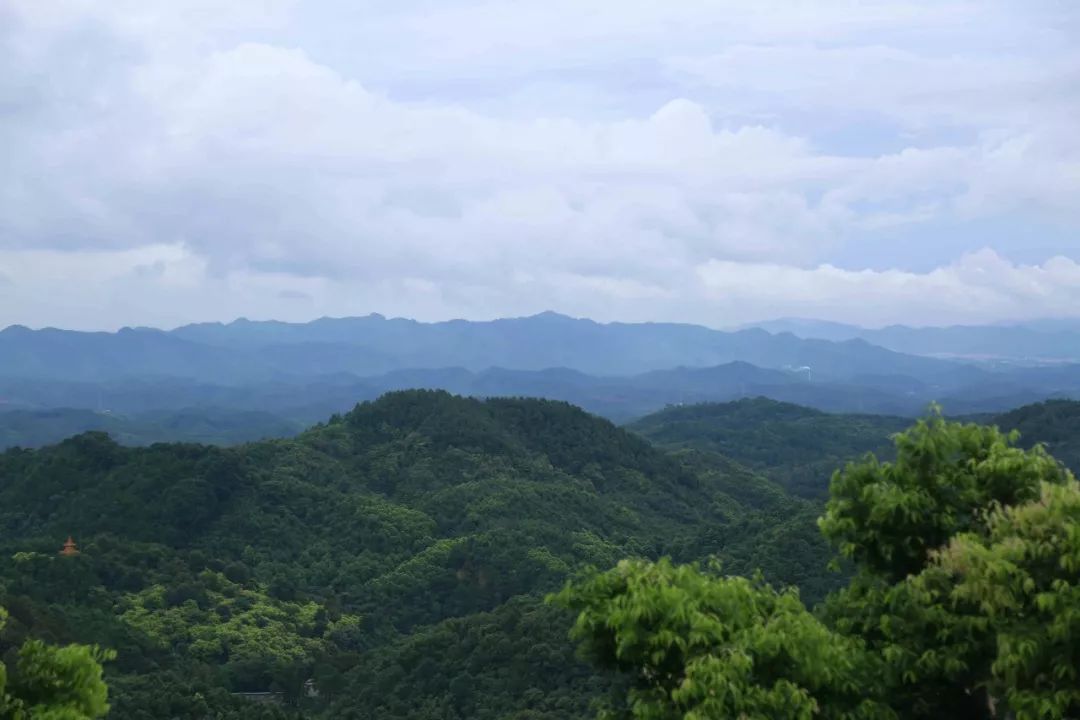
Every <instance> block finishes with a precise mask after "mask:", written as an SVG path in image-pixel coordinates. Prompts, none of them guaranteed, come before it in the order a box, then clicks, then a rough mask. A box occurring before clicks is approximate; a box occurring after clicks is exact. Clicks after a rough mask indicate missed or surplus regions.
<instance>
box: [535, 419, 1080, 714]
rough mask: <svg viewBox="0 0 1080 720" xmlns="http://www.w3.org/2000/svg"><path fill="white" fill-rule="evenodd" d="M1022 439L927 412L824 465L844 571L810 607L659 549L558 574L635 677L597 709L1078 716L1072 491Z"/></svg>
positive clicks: (831, 534)
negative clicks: (832, 470)
mask: <svg viewBox="0 0 1080 720" xmlns="http://www.w3.org/2000/svg"><path fill="white" fill-rule="evenodd" d="M1016 440H1017V437H1016V435H1015V434H1013V435H1006V434H1003V433H1001V432H999V431H998V430H997V429H996V428H989V427H982V426H978V425H970V424H969V425H962V424H958V423H949V422H946V421H945V420H944V419H943V418H942V417H941V416H940V414H939V413H938V412H937V411H936V410H935V411H934V412H932V413H931V415H930V416H929V417H927V418H926V419H924V420H921V421H919V422H918V423H917V424H916V425H915V426H914V427H912V428H911V429H909V430H908V431H906V432H904V433H901V434H900V435H898V436H897V437H896V438H895V445H896V460H895V462H892V463H880V462H878V461H877V459H876V458H874V457H873V456H868V457H867V458H866V459H865V460H863V461H861V462H858V463H853V464H851V465H849V466H848V467H847V468H845V469H844V470H842V471H839V472H837V473H836V474H835V475H834V477H833V480H832V483H831V487H830V493H831V499H830V500H829V502H828V505H827V506H826V511H825V514H824V516H823V517H822V518H821V520H820V521H819V526H820V528H821V530H822V532H823V534H824V535H825V537H826V538H827V539H829V540H830V541H831V542H832V543H833V544H834V545H835V546H836V547H837V549H838V550H839V552H840V555H841V557H842V558H845V559H847V560H848V561H851V562H852V563H854V566H855V570H854V573H853V578H852V580H851V582H850V584H849V586H848V587H846V588H845V589H843V590H841V591H839V592H836V593H834V594H833V595H831V596H830V597H829V598H828V599H827V600H826V602H825V603H824V604H823V606H822V608H821V609H820V612H819V613H818V614H817V615H812V614H810V613H809V612H807V610H806V609H805V608H804V607H803V605H802V604H801V603H800V602H799V600H798V597H797V595H796V594H795V593H794V592H793V591H785V592H781V593H777V592H774V591H773V590H772V589H771V588H769V587H768V586H766V585H764V584H763V583H761V582H760V581H756V582H755V581H749V580H746V579H744V578H723V577H720V576H718V575H717V574H715V573H713V574H705V573H702V572H701V571H700V570H698V569H697V568H696V567H673V566H671V565H670V564H668V563H667V562H666V561H662V562H660V563H656V564H649V563H643V562H639V561H625V562H624V563H622V564H620V565H619V566H618V567H617V568H615V569H614V570H611V571H609V572H607V573H602V574H594V575H592V576H591V577H587V578H585V579H583V580H580V581H578V582H574V583H571V584H570V585H568V586H567V588H566V589H565V590H563V592H562V593H560V594H559V595H558V596H556V597H555V600H556V601H557V602H559V603H560V604H562V605H563V606H565V607H568V608H570V609H572V610H575V611H577V612H578V621H577V624H576V625H575V628H574V636H575V637H576V638H577V639H578V640H579V641H580V642H581V643H582V647H583V649H584V650H585V651H586V653H587V654H588V655H590V656H591V657H592V658H593V659H594V660H595V661H596V662H597V663H598V664H600V665H601V666H602V667H605V668H609V669H614V670H617V671H620V672H621V673H623V674H624V675H626V676H628V677H629V679H630V681H631V683H632V686H631V690H630V691H629V694H628V696H627V698H626V701H625V704H624V705H622V706H621V707H619V708H617V709H616V710H615V711H614V713H613V714H612V715H610V716H611V717H624V718H634V719H635V720H667V719H668V718H671V719H672V720H674V718H680V719H684V720H704V719H705V718H726V717H747V718H749V717H778V718H789V717H790V718H812V717H821V718H869V717H899V718H942V717H949V718H967V719H970V720H983V719H986V718H995V717H1006V716H1007V715H1008V714H1010V713H1011V714H1012V715H1013V716H1015V717H1016V718H1018V720H1035V719H1036V718H1046V719H1056V718H1068V717H1077V716H1078V710H1080V685H1078V683H1077V670H1076V668H1077V667H1080V585H1078V580H1077V573H1078V570H1080V496H1078V492H1080V491H1078V490H1077V485H1076V481H1075V480H1074V479H1073V478H1072V477H1071V476H1070V475H1069V473H1068V472H1067V471H1066V470H1064V468H1063V467H1062V466H1061V465H1060V464H1059V463H1057V462H1056V461H1055V460H1054V459H1053V458H1051V457H1050V456H1049V455H1047V454H1046V453H1045V452H1044V451H1043V450H1042V448H1039V447H1036V448H1035V449H1033V450H1029V451H1025V450H1022V449H1020V448H1018V447H1016V445H1015V443H1016Z"/></svg>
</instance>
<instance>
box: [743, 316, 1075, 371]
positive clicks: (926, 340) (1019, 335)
mask: <svg viewBox="0 0 1080 720" xmlns="http://www.w3.org/2000/svg"><path fill="white" fill-rule="evenodd" d="M748 329H759V330H765V331H767V332H770V333H790V334H792V335H795V336H796V337H800V338H804V339H817V340H830V341H833V342H850V341H852V340H865V341H866V342H869V343H872V344H874V345H877V346H879V347H883V348H887V349H890V350H895V351H898V352H904V353H912V354H915V355H927V356H937V357H951V358H958V359H965V360H969V361H981V362H993V361H999V362H1010V363H1025V364H1042V363H1052V362H1078V361H1080V319H1074V320H1070V319H1063V320H1040V321H1034V322H1030V323H1023V324H1017V325H954V326H950V327H921V328H915V327H907V326H905V325H891V326H889V327H885V328H880V329H867V328H861V327H857V326H855V325H844V324H841V323H832V322H824V321H821V320H802V319H797V318H785V319H782V320H774V321H770V322H764V323H756V324H754V325H752V326H748V327H747V328H744V331H745V330H748Z"/></svg>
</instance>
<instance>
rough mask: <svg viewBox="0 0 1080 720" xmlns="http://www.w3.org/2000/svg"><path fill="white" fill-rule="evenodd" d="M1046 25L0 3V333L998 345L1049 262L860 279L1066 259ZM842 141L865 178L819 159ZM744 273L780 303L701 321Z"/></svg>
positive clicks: (1013, 10)
mask: <svg viewBox="0 0 1080 720" xmlns="http://www.w3.org/2000/svg"><path fill="white" fill-rule="evenodd" d="M1053 7H1054V6H1052V5H1049V4H1047V5H1046V6H1045V7H1044V6H1043V5H1040V4H1038V3H1034V4H1032V3H1025V4H1024V5H1021V4H1020V3H1019V2H1016V3H1010V2H992V3H969V2H944V3H942V2H884V1H882V2H859V3H852V2H840V1H839V0H838V1H837V2H826V3H806V2H798V1H797V0H788V1H787V2H762V3H744V2H704V3H703V2H689V0H687V1H686V2H683V1H682V0H677V1H676V2H671V3H630V4H626V3H607V2H602V3H595V4H590V5H588V6H587V7H586V6H582V5H581V4H580V3H571V2H569V0H557V1H556V2H551V3H532V2H525V3H521V2H514V3H509V2H482V3H481V2H472V1H471V0H460V1H458V2H452V3H430V2H426V1H420V0H417V1H415V2H405V3H399V4H395V5H393V6H390V5H388V4H382V3H359V4H357V3H324V4H320V5H316V6H313V5H310V4H306V3H291V2H284V1H280V2H279V1H277V0H244V1H243V2H237V3H231V4H230V6H229V8H228V9H227V11H225V12H217V11H216V9H218V7H217V5H215V4H213V3H209V2H206V0H197V1H194V0H184V1H183V2H179V1H178V2H173V3H142V2H134V1H132V2H120V3H115V4H113V3H106V4H104V5H103V4H100V3H90V2H83V1H81V0H62V1H58V2H56V3H48V4H45V5H42V4H41V3H31V2H26V1H25V0H18V1H17V2H13V3H11V4H10V5H9V6H8V7H7V8H6V10H4V11H0V12H2V13H4V15H3V16H0V21H7V22H3V23H2V25H3V27H4V28H5V29H2V30H0V67H3V68H4V69H3V70H0V104H2V105H3V106H4V107H6V108H9V109H10V112H8V113H7V116H8V117H7V119H6V120H5V121H4V122H3V123H2V124H0V143H2V144H3V146H4V147H5V148H10V149H11V152H10V157H9V158H8V160H7V162H6V164H5V166H4V168H3V169H0V251H2V254H0V272H3V273H5V274H6V275H8V276H9V277H11V278H15V282H14V284H12V283H9V284H8V287H7V288H6V289H4V290H3V292H4V293H5V294H4V295H3V297H5V298H7V300H5V304H6V307H4V308H0V322H4V321H5V320H7V321H12V322H15V321H19V320H20V318H23V317H35V318H39V320H37V322H39V323H43V322H57V323H61V320H62V319H64V318H70V322H72V323H76V322H77V323H78V324H80V325H83V326H85V325H87V324H93V323H92V322H91V318H92V317H95V316H94V315H87V312H90V311H93V312H96V313H97V315H96V317H98V318H99V321H98V323H99V324H100V325H103V326H108V325H116V324H124V323H133V322H135V321H136V320H134V319H133V317H134V315H135V314H138V313H140V312H141V313H142V314H143V315H145V316H146V317H147V318H150V317H157V318H160V319H159V320H157V321H155V322H162V323H167V322H172V320H169V318H173V317H175V318H176V320H177V321H180V320H182V319H183V318H182V317H181V316H183V315H184V314H185V313H187V314H189V315H191V317H196V316H197V317H206V316H207V313H210V314H211V315H215V316H216V317H221V318H228V317H229V316H230V315H231V314H245V315H251V316H267V315H273V314H279V315H280V316H282V317H292V318H294V319H298V318H297V314H298V313H299V314H303V315H304V316H305V317H306V316H308V315H311V314H313V313H316V314H317V312H326V313H330V314H345V313H348V312H367V311H371V310H378V311H384V312H397V313H401V314H415V315H419V316H422V317H444V316H447V315H453V314H470V313H471V314H478V315H490V314H496V315H497V314H505V313H514V312H528V311H533V310H539V309H544V308H547V307H554V308H556V309H560V310H566V311H571V312H576V313H578V314H595V315H602V314H612V315H613V316H618V315H619V313H625V315H626V316H627V317H629V316H630V315H634V316H635V317H638V318H639V319H646V318H650V317H651V318H658V319H659V318H664V319H698V320H704V321H709V322H714V324H715V321H714V320H713V318H715V317H721V316H725V317H724V319H725V322H726V319H727V318H726V316H727V315H731V314H733V313H735V314H740V315H741V316H745V315H746V314H747V313H748V312H749V310H750V309H752V308H758V309H760V310H762V311H764V310H767V309H768V308H769V307H770V305H769V303H774V304H776V305H777V310H778V313H779V308H780V306H784V305H785V303H788V304H790V302H795V301H797V302H801V303H806V302H810V301H811V299H808V298H809V297H810V296H809V294H810V293H814V292H819V293H821V295H820V300H819V301H815V302H817V306H818V307H819V312H820V313H821V314H823V315H828V316H829V317H840V316H841V315H844V314H845V313H850V311H851V308H850V307H849V306H848V304H850V302H851V298H852V297H853V296H852V295H851V294H850V293H849V292H848V291H847V290H845V288H853V289H852V290H851V292H855V289H858V290H860V291H862V292H866V293H869V296H868V297H873V298H877V300H872V301H869V302H863V303H861V304H860V307H859V311H860V312H862V313H863V314H865V315H866V318H865V320H866V321H867V322H873V321H876V320H877V319H880V318H884V317H886V316H888V317H893V316H894V315H904V314H905V313H906V312H908V310H910V309H911V308H915V309H917V312H916V314H915V315H914V316H913V317H915V318H916V319H918V320H929V319H933V318H934V317H936V316H935V315H934V313H935V310H934V308H933V306H932V305H931V304H927V303H923V302H922V301H921V300H920V301H917V302H914V303H907V304H905V302H904V297H903V296H902V294H899V291H896V292H893V290H891V289H892V288H906V287H911V286H913V284H914V285H919V286H920V287H936V286H934V285H933V283H943V285H942V286H941V292H945V293H948V292H956V293H959V294H960V295H958V296H957V297H958V298H960V299H962V298H963V297H967V296H966V295H965V293H968V292H971V293H975V294H976V295H978V296H979V297H984V298H985V299H986V304H985V306H982V307H978V306H976V305H972V306H970V307H969V306H966V305H963V303H961V302H960V299H957V301H956V302H954V303H952V304H951V305H949V306H948V308H949V309H948V310H947V311H946V310H942V313H946V312H948V313H953V314H954V315H955V316H956V317H961V316H965V313H967V315H966V316H970V317H971V318H973V319H974V318H992V317H996V315H995V313H996V314H998V315H1001V316H1006V315H1010V314H1016V313H1019V312H1025V313H1026V310H1022V309H1021V304H1022V303H1025V302H1034V301H1033V300H1032V299H1031V298H1032V297H1036V296H1037V295H1038V293H1035V292H1034V291H1033V290H1032V291H1029V292H1028V293H1027V294H1024V293H1021V292H1019V291H1018V290H1016V288H1018V287H1028V286H1029V285H1030V284H1031V283H1035V284H1036V286H1039V285H1038V284H1039V283H1041V284H1043V285H1045V286H1046V287H1047V288H1049V289H1047V291H1046V296H1045V297H1044V298H1043V299H1042V300H1038V302H1041V303H1042V304H1041V305H1038V303H1036V304H1037V305H1038V306H1039V307H1042V308H1043V309H1044V310H1045V311H1046V312H1050V311H1051V310H1054V309H1055V308H1058V309H1059V310H1060V308H1059V307H1058V306H1059V299H1060V298H1061V297H1062V291H1060V290H1055V289H1053V288H1056V287H1057V286H1056V285H1055V284H1054V283H1057V282H1059V280H1058V278H1059V275H1060V273H1061V272H1063V271H1061V270H1060V267H1059V265H1060V264H1061V263H1069V262H1071V261H1070V260H1067V259H1064V258H1062V259H1059V260H1058V259H1056V260H1050V261H1046V262H1043V263H1041V264H1038V265H1029V266H1020V265H1011V264H1009V263H1008V261H1007V260H1004V259H1000V258H999V260H1000V262H1001V263H1004V264H1005V265H1006V266H1007V267H1010V268H1014V270H1013V271H1010V272H1001V273H998V274H997V275H995V276H994V277H996V278H997V280H998V281H1000V282H1001V283H1003V287H1002V288H999V289H997V290H995V289H994V288H991V287H984V285H980V284H979V283H972V282H971V281H970V279H969V278H967V277H966V276H965V277H961V275H962V274H963V272H964V270H963V268H965V267H969V266H970V263H972V262H973V261H972V260H971V258H982V260H980V261H979V262H982V263H984V264H987V265H988V266H989V265H992V264H993V263H991V262H990V261H989V260H988V259H987V258H988V257H989V256H987V255H980V254H969V255H967V256H965V258H964V259H963V260H960V261H956V262H949V260H950V258H945V257H937V256H935V258H936V260H935V263H934V264H938V265H942V268H941V269H940V270H939V271H935V272H933V273H924V274H913V273H912V272H910V271H905V270H902V269H901V270H896V271H892V272H886V271H882V270H881V269H880V268H879V263H878V262H877V261H876V259H875V258H876V251H875V244H876V243H878V242H880V241H881V240H880V238H881V235H880V233H881V232H883V231H884V230H886V229H887V230H889V231H890V232H897V231H898V230H897V229H899V232H907V233H908V235H906V236H905V237H907V238H908V239H909V240H908V241H909V242H910V245H911V247H910V251H909V253H910V257H911V258H913V259H915V258H921V257H922V256H923V255H926V254H932V253H934V252H936V249H935V247H934V245H933V243H932V242H923V241H920V240H919V230H920V228H924V227H933V226H934V224H935V223H945V222H948V223H954V224H955V223H964V222H976V221H984V220H993V219H994V218H996V217H998V216H1001V215H1002V214H1012V215H1013V216H1014V217H1021V216H1025V214H1027V215H1030V216H1032V217H1035V218H1038V219H1040V220H1047V221H1052V222H1056V223H1060V224H1063V225H1064V226H1065V227H1069V228H1074V229H1075V228H1078V227H1080V214H1078V213H1080V210H1078V206H1077V205H1076V203H1075V198H1076V197H1078V196H1080V145H1078V143H1077V140H1076V136H1075V133H1074V130H1073V129H1072V125H1073V123H1072V121H1071V118H1074V117H1075V111H1076V110H1077V109H1078V108H1080V90H1077V87H1080V86H1077V85H1076V83H1075V82H1072V81H1074V80H1075V77H1076V73H1077V72H1078V70H1080V52H1078V51H1077V49H1076V47H1073V46H1070V45H1069V44H1068V43H1067V42H1065V41H1066V40H1068V39H1069V38H1070V37H1072V35H1071V33H1073V32H1074V28H1075V25H1074V22H1075V17H1076V14H1075V13H1073V12H1071V11H1069V10H1068V9H1067V8H1065V9H1062V10H1059V11H1055V12H1059V13H1061V14H1058V15H1055V14H1053V13H1052V12H1051V10H1052V9H1053ZM1036 41H1037V42H1036ZM1077 47H1080V45H1078V46H1077ZM628 68H631V69H633V68H637V69H638V70H640V71H641V73H642V74H641V75H640V77H641V78H649V81H650V83H651V84H649V85H642V86H639V85H638V84H635V78H636V77H638V76H636V75H635V74H634V73H633V72H629V73H628V70H627V69H628ZM45 79H47V81H46V80H45ZM590 93H593V94H596V95H597V96H600V97H603V98H604V99H603V101H602V102H598V103H597V104H592V103H584V104H583V105H582V106H578V105H576V104H569V103H567V102H566V99H567V98H581V97H586V96H587V95H589V94H590ZM523 98H524V99H523ZM545 98H548V99H549V102H548V103H547V104H545V103H544V99H545ZM552 99H554V100H559V99H561V100H562V104H558V103H557V102H554V101H552ZM519 100H520V102H521V103H522V104H521V105H520V106H515V103H516V102H518V101H519ZM601 106H602V111H601V110H600V108H601ZM866 118H873V122H874V123H877V124H878V125H882V126H883V127H885V128H886V130H885V132H886V134H887V135H888V140H887V142H884V143H883V144H882V145H881V147H877V148H876V149H873V150H872V151H867V150H866V148H862V149H860V150H859V151H857V152H856V151H854V150H847V149H846V148H845V147H844V143H843V142H839V143H838V142H836V141H835V140H829V139H827V138H826V135H828V133H829V132H832V131H835V130H837V129H838V128H839V129H841V130H843V132H844V133H846V134H849V135H851V136H852V137H856V136H858V134H859V132H860V131H861V130H860V125H859V124H860V123H861V122H863V120H865V119H866ZM893 126H895V127H893ZM935 138H939V139H936V140H935ZM940 138H946V139H945V140H941V139H940ZM909 141H910V146H909V147H908V146H905V145H906V144H907V143H909ZM872 144H873V143H871V145H872ZM1022 242H1023V239H1018V240H1005V241H1000V242H998V244H997V245H996V247H999V249H1000V248H1001V247H1002V243H1004V247H1005V248H1006V250H1007V249H1009V248H1014V249H1015V248H1017V247H1020V245H1019V244H1018V243H1022ZM1010 243H1011V244H1010ZM992 244H993V243H990V242H989V241H986V240H984V239H983V238H982V237H980V236H979V235H977V234H975V233H973V234H972V235H971V237H970V238H968V239H966V240H965V241H964V247H965V249H967V250H968V251H970V252H974V251H977V250H978V249H980V248H982V247H983V246H984V245H992ZM1059 245H1061V243H1059ZM1075 245H1076V246H1080V242H1078V243H1076V244H1075ZM1065 250H1069V251H1078V252H1080V247H1069V248H1061V247H1059V248H1058V251H1062V252H1063V251H1065ZM139 253H150V254H151V255H152V256H153V257H154V259H153V260H152V261H151V260H145V259H139V258H140V257H141V256H139V255H138V254H139ZM838 253H842V254H843V256H844V257H846V258H849V260H848V261H846V262H845V266H846V267H870V268H878V270H875V271H874V272H870V273H858V272H850V271H848V270H841V269H836V268H832V267H831V266H830V265H829V263H830V262H832V261H833V260H834V258H835V257H836V256H837V254H838ZM852 256H857V257H858V258H859V261H858V262H851V261H850V258H851V257H852ZM994 257H998V255H994ZM1002 257H1007V253H1005V254H1003V256H1002ZM27 258H35V259H34V260H33V261H32V262H31V261H30V260H27ZM84 262H85V267H86V268H87V270H86V271H84V272H82V273H72V272H71V268H72V267H75V266H78V265H81V264H83V263H84ZM110 262H115V263H116V264H117V266H118V267H121V268H128V270H125V271H124V272H122V273H121V274H120V275H119V276H114V275H110V274H109V273H110V272H112V271H111V270H109V269H108V266H109V263H110ZM4 263H6V265H5V264H4ZM27 263H31V265H35V264H43V268H44V269H42V270H40V271H38V270H34V271H30V270H28V269H27V267H28V266H27ZM73 263H74V264H73ZM100 263H104V265H100ZM913 264H920V265H924V264H925V263H922V262H920V263H913ZM35 267H36V265H35ZM50 267H51V268H53V270H51V271H50V270H49V268H50ZM137 267H141V268H144V269H143V270H141V271H138V270H136V269H135V268H137ZM1055 268H1057V269H1056V270H1055ZM50 273H54V274H50ZM55 273H59V275H55ZM762 273H766V274H768V273H772V274H778V276H779V277H782V278H784V281H783V282H780V283H778V284H775V286H774V287H772V288H771V289H770V290H769V291H768V292H767V293H765V294H762V291H760V290H759V291H756V293H751V292H749V291H746V292H744V293H743V294H742V295H741V296H740V297H741V298H742V300H740V302H741V303H744V304H741V305H730V304H728V303H727V301H726V300H725V297H726V296H725V295H723V294H722V293H717V292H716V291H715V288H716V282H715V279H716V278H717V277H723V278H728V277H733V278H734V280H732V282H735V283H736V284H738V277H736V276H740V275H741V276H742V277H743V278H744V279H749V278H761V277H762ZM1017 273H1018V274H1017ZM1055 273H1057V274H1055ZM1066 275H1067V273H1066ZM59 276H63V278H64V279H63V280H62V281H60V280H57V279H56V277H59ZM93 277H98V279H97V280H92V279H91V278H93ZM31 278H32V279H33V282H34V283H38V285H39V286H40V287H41V288H47V287H48V288H53V287H55V288H56V292H55V293H54V294H53V295H51V296H50V295H49V293H47V292H46V291H45V290H44V289H40V290H35V289H34V287H35V286H33V285H32V284H29V283H30V280H29V279H31ZM861 278H872V279H874V280H875V282H866V283H862V281H861ZM823 279H824V280H823ZM181 280H182V282H181ZM928 283H929V285H927V284H928ZM1016 283H1019V284H1018V285H1017V284H1016ZM1025 283H1026V284H1025ZM103 284H104V285H105V286H107V287H105V288H103V287H102V285H103ZM358 286H362V287H358ZM12 287H14V288H15V289H14V290H13V289H12ZM1040 287H1041V286H1040ZM830 288H834V289H832V290H830ZM949 288H952V290H950V289H949ZM992 291H993V292H992ZM121 293H129V294H130V297H138V298H139V301H137V302H130V301H128V302H122V301H120V300H118V299H117V298H119V297H120V294H121ZM845 293H846V294H845ZM50 298H51V299H50ZM80 298H82V300H80ZM210 298H212V299H213V301H212V302H210V301H208V299H210ZM762 298H765V299H767V300H768V302H766V301H765V300H762ZM769 298H773V299H769ZM1036 299H1037V298H1036ZM12 303H17V305H12ZM763 303H764V304H763ZM892 303H895V304H892ZM1010 303H1011V304H1010ZM80 304H81V305H83V306H84V307H86V308H89V309H90V310H89V311H88V310H75V309H74V308H75V307H76V306H78V305H80ZM965 308H966V309H965ZM1061 311H1063V312H1068V310H1061ZM766 314H767V313H766ZM804 314H805V313H804ZM50 317H55V318H58V319H57V320H49V318H50ZM942 317H944V315H943V316H942ZM739 319H746V318H745V317H740V318H739ZM139 322H150V320H149V319H147V320H140V321H139ZM61 324H62V323H61Z"/></svg>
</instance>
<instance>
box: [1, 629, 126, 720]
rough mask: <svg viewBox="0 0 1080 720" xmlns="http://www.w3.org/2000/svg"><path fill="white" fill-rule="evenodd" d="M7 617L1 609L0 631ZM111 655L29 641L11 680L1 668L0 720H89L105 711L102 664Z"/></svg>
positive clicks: (106, 690) (20, 655)
mask: <svg viewBox="0 0 1080 720" xmlns="http://www.w3.org/2000/svg"><path fill="white" fill-rule="evenodd" d="M6 616H7V615H6V613H5V612H4V611H3V609H0V628H2V627H3V625H4V621H5V619H6ZM112 657H113V653H111V652H109V651H106V650H101V649H99V648H97V647H90V646H86V645H68V646H66V647H54V646H51V645H46V644H45V643H43V642H41V641H39V640H28V641H26V643H24V644H23V646H22V648H21V649H20V650H19V659H18V662H17V664H16V667H15V671H14V673H12V674H11V675H10V676H9V674H8V672H7V668H6V667H5V666H4V664H3V663H0V718H5V719H7V718H10V719H11V720H31V719H32V720H93V719H94V718H100V717H102V716H104V715H105V713H107V712H108V710H109V703H108V688H107V687H106V685H105V682H104V681H103V680H102V679H101V663H102V662H104V661H106V660H109V659H111V658H112Z"/></svg>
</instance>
